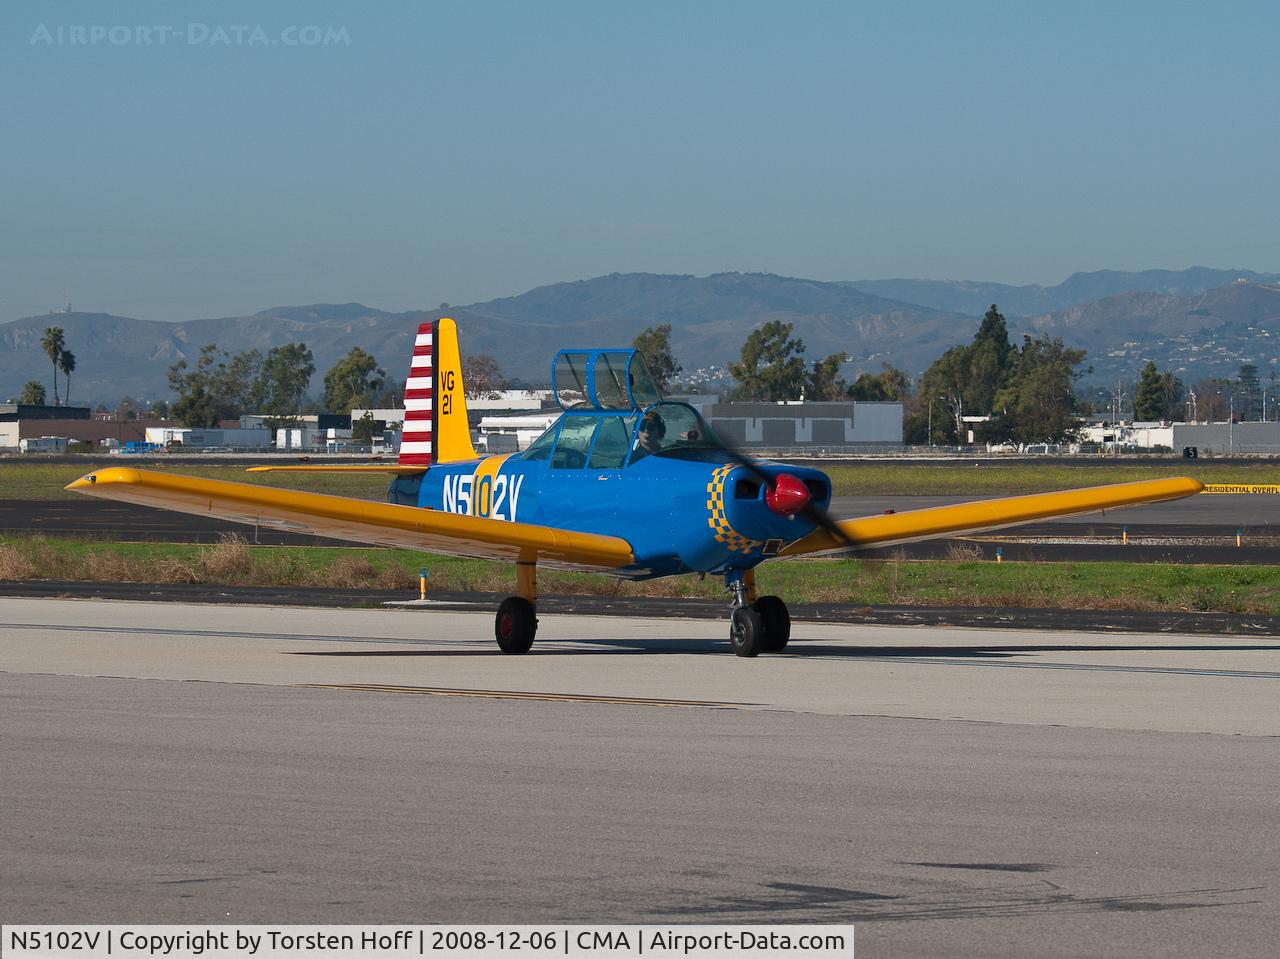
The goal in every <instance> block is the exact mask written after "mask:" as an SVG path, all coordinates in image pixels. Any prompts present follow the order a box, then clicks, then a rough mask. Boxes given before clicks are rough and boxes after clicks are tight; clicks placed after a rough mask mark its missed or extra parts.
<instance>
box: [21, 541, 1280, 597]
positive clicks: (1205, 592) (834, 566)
mask: <svg viewBox="0 0 1280 959" xmlns="http://www.w3.org/2000/svg"><path fill="white" fill-rule="evenodd" d="M422 566H426V567H427V568H428V569H429V570H430V574H431V575H430V579H429V584H430V588H431V589H439V590H475V591H481V592H492V593H510V592H511V591H512V589H513V585H514V579H515V576H514V574H513V572H512V569H511V567H510V565H509V564H504V563H497V562H488V561H485V560H468V559H459V558H456V557H445V556H435V555H430V554H423V553H416V552H412V551H409V550H393V549H372V548H345V547H313V546H292V547H270V546H249V545H247V544H245V543H244V542H243V541H239V540H228V541H226V542H224V543H220V544H218V545H215V546H191V545H185V544H165V543H105V542H95V541H88V540H71V539H56V540H55V539H43V538H30V537H15V536H8V537H0V580H3V579H8V580H30V579H52V580H76V581H88V582H147V583H204V584H217V585H253V586H286V587H287V586H318V587H328V588H342V589H396V590H404V591H405V593H406V596H412V595H414V594H415V593H416V591H417V583H418V569H419V568H420V567H422ZM538 581H539V590H540V592H542V593H544V594H546V593H555V594H576V595H583V594H586V595H608V596H670V597H720V596H723V595H724V592H723V588H722V584H721V583H720V582H719V580H717V579H714V578H708V579H706V580H705V581H701V582H700V581H699V580H698V579H697V578H696V577H693V576H682V577H673V578H670V579H661V580H653V581H650V582H646V583H627V582H623V581H621V580H617V579H613V578H612V577H607V576H601V575H595V574H590V573H563V572H557V571H554V570H540V571H539V575H538ZM758 587H759V590H760V592H761V593H762V594H763V593H776V594H778V595H780V596H783V597H784V598H785V599H786V600H787V601H788V602H792V603H809V602H824V603H841V604H845V605H851V606H855V607H856V606H880V605H886V604H901V605H917V606H1030V607H1044V608H1062V609H1099V610H1101V609H1132V610H1186V611H1212V612H1227V613H1248V614H1255V615H1266V616H1275V615H1280V567H1275V566H1187V565H1181V564H1172V563H1148V564H1137V563H992V562H959V563H956V562H943V561H920V562H898V561H888V562H885V561H878V562H867V561H858V560H834V559H833V560H822V559H801V560H791V561H785V562H775V563H767V564H765V565H764V566H762V567H761V568H760V570H759V571H758Z"/></svg>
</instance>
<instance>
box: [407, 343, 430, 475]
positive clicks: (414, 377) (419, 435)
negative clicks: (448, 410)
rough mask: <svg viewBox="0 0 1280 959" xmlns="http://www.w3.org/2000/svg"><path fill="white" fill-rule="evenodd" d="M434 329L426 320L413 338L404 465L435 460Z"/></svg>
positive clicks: (421, 464) (428, 462) (422, 464)
mask: <svg viewBox="0 0 1280 959" xmlns="http://www.w3.org/2000/svg"><path fill="white" fill-rule="evenodd" d="M435 332H436V325H435V324H434V323H423V324H422V325H421V326H419V327H418V335H417V338H416V339H415V340H414V341H413V360H412V362H411V363H410V364H409V379H408V380H407V381H405V385H404V435H403V436H402V438H401V440H400V465H401V466H430V465H431V464H432V463H434V462H435V453H434V450H435V432H436V411H435V390H434V388H433V387H434V376H435V352H434V351H435Z"/></svg>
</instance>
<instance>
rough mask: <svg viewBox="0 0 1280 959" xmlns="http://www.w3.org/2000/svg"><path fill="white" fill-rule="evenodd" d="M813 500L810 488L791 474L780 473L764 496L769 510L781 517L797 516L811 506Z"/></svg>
mask: <svg viewBox="0 0 1280 959" xmlns="http://www.w3.org/2000/svg"><path fill="white" fill-rule="evenodd" d="M812 498H813V497H812V495H811V494H810V493H809V487H807V486H805V485H804V482H803V481H802V480H800V479H798V478H796V477H795V476H792V475H791V474H790V473H779V474H778V475H777V476H776V477H775V478H774V480H773V485H772V486H771V487H770V488H769V490H768V492H766V493H765V494H764V501H765V502H766V503H767V504H769V509H771V510H773V511H774V512H775V513H777V514H778V515H779V516H795V515H796V513H798V512H800V511H801V510H802V509H804V508H805V507H806V506H808V505H809V501H810V500H811V499H812Z"/></svg>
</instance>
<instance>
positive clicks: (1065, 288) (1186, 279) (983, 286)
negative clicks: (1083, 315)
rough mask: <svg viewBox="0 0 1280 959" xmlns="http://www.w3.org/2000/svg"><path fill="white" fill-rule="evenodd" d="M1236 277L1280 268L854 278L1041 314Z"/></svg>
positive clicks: (925, 298)
mask: <svg viewBox="0 0 1280 959" xmlns="http://www.w3.org/2000/svg"><path fill="white" fill-rule="evenodd" d="M1236 280H1246V281H1248V282H1249V283H1280V273H1255V272H1253V271H1252V270H1212V269H1209V268H1208V267H1204V266H1193V267H1191V268H1190V269H1187V270H1177V271H1174V270H1143V271H1141V272H1139V273H1124V272H1121V271H1118V270H1098V271H1096V272H1094V273H1072V274H1071V275H1070V276H1069V277H1067V278H1066V279H1065V280H1063V281H1062V282H1061V283H1059V284H1058V285H1057V286H1038V285H1031V286H1007V285H1005V284H1003V283H980V282H974V281H972V280H852V281H850V282H849V283H848V285H849V286H852V287H853V288H854V289H857V290H862V291H863V292H864V293H871V294H874V295H875V296H884V297H888V298H889V299H892V300H901V301H903V302H905V303H918V304H920V305H921V306H930V307H933V308H934V309H935V310H949V311H951V312H955V313H978V314H981V313H985V312H986V310H987V308H988V307H989V306H990V305H991V304H992V303H998V304H1000V312H1002V313H1003V314H1004V315H1005V316H1007V317H1014V316H1039V315H1041V314H1043V313H1052V312H1054V311H1055V310H1069V309H1071V307H1073V306H1079V305H1080V304H1082V303H1088V302H1089V301H1090V300H1099V299H1102V298H1103V297H1106V296H1115V295H1116V294H1118V293H1131V292H1134V291H1141V292H1146V293H1166V294H1168V295H1169V296H1195V295H1196V294H1198V293H1205V292H1207V291H1208V290H1212V289H1214V288H1216V287H1219V286H1226V285H1227V284H1228V283H1234V282H1235V281H1236Z"/></svg>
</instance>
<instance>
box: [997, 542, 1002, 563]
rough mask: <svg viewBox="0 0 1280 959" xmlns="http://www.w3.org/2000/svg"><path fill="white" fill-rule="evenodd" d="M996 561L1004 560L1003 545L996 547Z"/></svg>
mask: <svg viewBox="0 0 1280 959" xmlns="http://www.w3.org/2000/svg"><path fill="white" fill-rule="evenodd" d="M996 562H997V563H1003V562H1004V547H1003V546H997V547H996Z"/></svg>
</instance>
